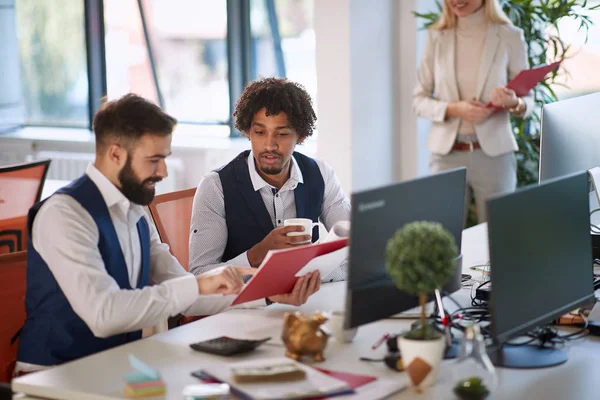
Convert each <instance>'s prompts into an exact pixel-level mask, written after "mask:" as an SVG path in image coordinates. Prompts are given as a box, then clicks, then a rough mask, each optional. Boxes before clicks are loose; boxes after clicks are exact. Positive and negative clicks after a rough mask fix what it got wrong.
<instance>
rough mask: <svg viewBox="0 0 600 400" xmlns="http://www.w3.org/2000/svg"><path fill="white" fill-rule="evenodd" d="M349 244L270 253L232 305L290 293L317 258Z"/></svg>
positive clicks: (337, 241) (337, 242) (341, 243)
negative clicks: (307, 265)
mask: <svg viewBox="0 0 600 400" xmlns="http://www.w3.org/2000/svg"><path fill="white" fill-rule="evenodd" d="M347 245H348V239H347V238H344V239H339V240H334V241H331V242H325V243H318V244H309V245H306V246H300V247H294V248H291V249H285V250H274V251H269V252H268V253H267V256H266V257H265V259H264V260H263V262H262V264H261V265H260V267H258V268H259V269H258V272H257V273H256V274H255V275H254V276H253V277H252V278H250V280H249V281H248V283H246V285H245V286H244V288H243V289H242V291H241V292H240V294H238V296H237V297H236V298H235V300H234V301H233V303H231V305H232V306H235V305H236V304H242V303H246V302H249V301H252V300H257V299H262V298H265V297H269V296H275V295H277V294H284V293H290V292H291V291H292V289H293V288H294V284H295V283H296V280H297V279H298V278H297V277H296V273H297V272H298V271H300V269H302V267H304V266H305V265H306V264H308V262H309V261H310V260H312V259H313V258H315V257H318V256H322V255H325V254H329V253H331V252H333V251H336V250H339V249H341V248H343V247H345V246H347Z"/></svg>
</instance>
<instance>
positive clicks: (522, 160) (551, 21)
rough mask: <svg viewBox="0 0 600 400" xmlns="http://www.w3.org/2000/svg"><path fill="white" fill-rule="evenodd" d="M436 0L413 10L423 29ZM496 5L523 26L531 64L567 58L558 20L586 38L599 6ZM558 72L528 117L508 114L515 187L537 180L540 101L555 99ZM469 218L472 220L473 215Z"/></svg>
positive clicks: (554, 1)
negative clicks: (568, 21)
mask: <svg viewBox="0 0 600 400" xmlns="http://www.w3.org/2000/svg"><path fill="white" fill-rule="evenodd" d="M436 2H437V10H435V11H431V12H428V13H417V12H415V13H414V15H415V16H416V17H417V18H420V19H421V20H423V21H424V24H423V28H429V27H430V26H431V25H432V24H434V23H435V22H436V21H437V20H438V18H439V16H440V15H441V12H442V5H441V3H440V2H439V1H436ZM500 4H501V6H502V9H503V10H504V12H505V13H506V15H508V17H509V18H510V20H511V21H512V22H513V24H515V26H518V27H519V28H521V29H523V34H524V36H525V42H526V43H527V44H528V54H527V56H528V58H529V65H531V66H536V65H540V64H546V63H547V62H552V61H555V60H564V59H566V58H568V57H569V55H570V52H569V50H570V46H569V45H568V44H565V43H564V41H563V40H562V39H561V37H560V30H559V26H558V25H559V21H560V20H561V19H563V18H571V19H573V20H574V21H576V22H578V23H579V30H583V31H584V32H585V35H586V41H587V34H588V31H589V29H590V26H591V25H592V24H593V22H592V20H591V18H590V17H589V15H588V14H589V11H594V10H597V9H598V8H599V7H600V4H598V5H595V6H589V5H588V1H587V0H500ZM561 70H562V71H561ZM560 72H564V73H566V74H568V71H565V70H564V68H563V67H562V65H561V67H560V68H559V69H558V70H557V71H554V72H553V73H551V74H549V75H547V76H546V78H545V79H544V80H543V81H542V82H540V84H539V85H537V86H536V88H535V89H534V95H533V96H534V100H535V104H536V107H535V109H534V111H533V113H532V114H531V116H530V117H529V118H527V119H522V118H518V117H514V116H512V117H511V123H512V129H513V133H514V135H515V139H516V140H517V144H518V145H519V150H518V151H517V153H516V157H517V185H518V186H525V185H529V184H531V183H537V181H538V171H539V158H540V157H539V154H540V122H541V109H542V106H543V105H544V104H547V103H551V102H554V101H556V100H558V97H557V95H556V93H555V92H554V89H553V86H555V85H558V84H559V83H558V82H557V76H558V74H559V73H560ZM469 220H470V221H471V222H472V221H474V219H473V216H471V217H470V219H469ZM475 220H476V218H475Z"/></svg>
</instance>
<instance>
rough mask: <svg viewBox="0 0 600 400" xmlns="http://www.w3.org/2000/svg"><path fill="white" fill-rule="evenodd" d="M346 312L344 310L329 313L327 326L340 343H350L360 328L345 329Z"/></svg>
mask: <svg viewBox="0 0 600 400" xmlns="http://www.w3.org/2000/svg"><path fill="white" fill-rule="evenodd" d="M344 319H345V314H344V312H343V311H333V312H331V313H329V321H327V326H328V327H329V330H330V331H331V333H332V334H333V337H334V338H335V340H336V341H337V342H338V343H350V342H351V341H352V339H354V337H355V336H356V333H357V332H358V328H352V329H344Z"/></svg>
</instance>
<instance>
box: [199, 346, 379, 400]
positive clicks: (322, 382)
mask: <svg viewBox="0 0 600 400" xmlns="http://www.w3.org/2000/svg"><path fill="white" fill-rule="evenodd" d="M290 363H292V364H294V365H296V366H297V367H298V368H300V369H302V370H303V371H304V372H305V373H306V378H305V379H303V380H295V381H288V382H262V383H236V381H235V378H234V373H233V371H235V370H236V369H241V368H242V369H243V368H263V367H265V366H266V367H268V366H271V365H279V364H290ZM202 372H204V374H205V375H207V376H210V377H212V378H214V379H215V380H217V381H219V382H225V383H228V384H229V385H230V386H231V387H232V388H233V389H234V390H233V392H234V394H235V395H236V397H238V398H242V399H248V400H253V399H254V400H259V399H260V400H275V399H290V400H292V399H318V398H323V397H327V398H328V397H332V396H339V395H344V394H352V393H354V389H353V388H352V387H351V385H350V384H349V383H348V382H346V381H345V380H343V379H339V377H340V376H336V375H335V374H334V373H332V371H327V373H325V372H321V371H319V370H318V369H315V368H311V367H309V366H307V365H304V364H302V363H299V362H297V361H294V360H292V359H290V358H286V357H274V358H264V359H259V360H247V361H240V362H237V363H214V362H213V363H211V364H210V365H206V366H203V367H202ZM352 375H353V376H354V374H352ZM195 376H197V375H195ZM367 378H370V377H367ZM374 379H375V378H373V380H374ZM357 382H358V381H357ZM363 382H366V380H365V379H361V380H360V383H362V384H364V383H363ZM369 382H370V380H369Z"/></svg>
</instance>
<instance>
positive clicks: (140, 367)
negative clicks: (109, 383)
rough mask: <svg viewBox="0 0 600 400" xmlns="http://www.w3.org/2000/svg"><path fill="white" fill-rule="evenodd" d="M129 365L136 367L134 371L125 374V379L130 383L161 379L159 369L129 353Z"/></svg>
mask: <svg viewBox="0 0 600 400" xmlns="http://www.w3.org/2000/svg"><path fill="white" fill-rule="evenodd" d="M129 365H131V367H132V368H133V369H134V371H133V372H129V373H127V374H125V380H126V381H127V382H129V383H137V382H145V381H155V380H159V379H160V374H159V373H158V371H157V370H155V369H153V368H151V367H150V366H148V365H146V364H144V363H143V362H142V360H140V359H139V358H137V357H136V356H134V355H133V354H129Z"/></svg>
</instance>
